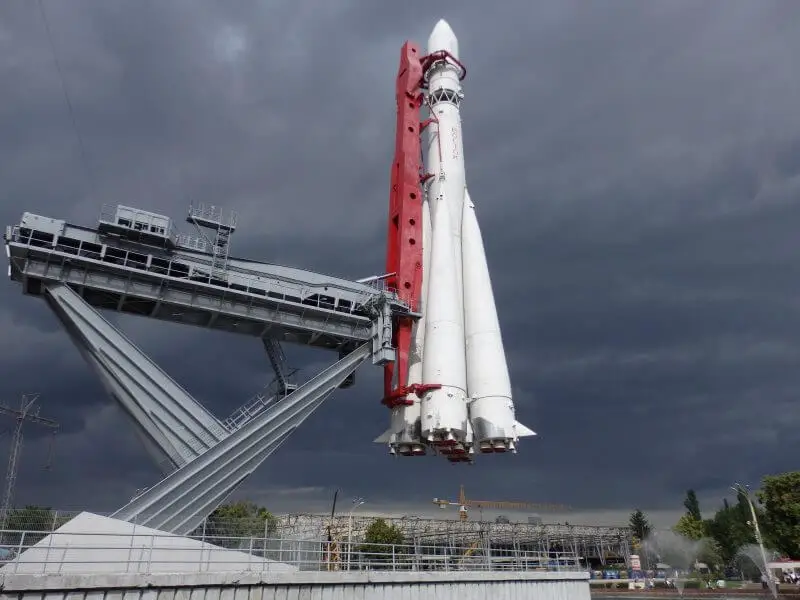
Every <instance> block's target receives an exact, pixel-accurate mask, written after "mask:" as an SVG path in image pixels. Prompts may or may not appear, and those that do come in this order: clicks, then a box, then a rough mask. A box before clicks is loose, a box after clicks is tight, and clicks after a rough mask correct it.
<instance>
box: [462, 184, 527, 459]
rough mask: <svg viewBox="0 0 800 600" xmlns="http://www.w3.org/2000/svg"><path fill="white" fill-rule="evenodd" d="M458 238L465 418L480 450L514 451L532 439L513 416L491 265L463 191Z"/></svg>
mask: <svg viewBox="0 0 800 600" xmlns="http://www.w3.org/2000/svg"><path fill="white" fill-rule="evenodd" d="M462 236H463V246H462V251H463V259H464V260H463V263H464V333H465V335H466V355H467V392H468V394H469V399H470V404H469V418H470V422H471V423H472V427H473V430H474V433H475V443H476V444H477V445H478V447H479V448H481V450H488V451H494V450H498V449H501V450H503V451H505V450H513V449H514V448H515V445H516V442H517V440H518V437H519V436H520V435H535V434H534V433H533V432H532V431H530V430H529V429H528V428H527V427H524V426H522V425H519V424H518V423H517V421H516V418H515V415H514V403H513V402H512V398H511V379H510V377H509V374H508V364H507V362H506V355H505V350H504V349H503V337H502V334H501V332H500V322H499V320H498V318H497V307H496V305H495V301H494V293H493V291H492V280H491V277H490V275H489V265H488V264H487V262H486V252H485V250H484V247H483V238H482V236H481V230H480V226H479V225H478V218H477V216H476V214H475V205H474V204H473V203H472V199H471V198H470V197H469V192H468V191H466V190H465V205H464V219H463V231H462Z"/></svg>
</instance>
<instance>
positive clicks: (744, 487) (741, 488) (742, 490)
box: [731, 483, 772, 582]
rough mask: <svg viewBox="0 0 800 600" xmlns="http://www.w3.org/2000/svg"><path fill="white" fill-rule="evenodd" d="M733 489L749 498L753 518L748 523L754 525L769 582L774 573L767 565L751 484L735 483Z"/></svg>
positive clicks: (748, 503) (765, 574)
mask: <svg viewBox="0 0 800 600" xmlns="http://www.w3.org/2000/svg"><path fill="white" fill-rule="evenodd" d="M731 489H732V490H733V491H734V492H736V493H737V494H742V495H743V496H744V497H745V499H746V500H747V505H748V506H749V507H750V515H751V516H752V518H753V520H752V521H751V522H748V525H752V526H753V532H754V533H755V535H756V543H757V544H758V549H759V550H760V551H761V560H762V561H763V563H764V571H765V573H764V576H765V577H766V578H767V581H768V582H769V581H770V580H771V579H772V573H770V570H769V567H767V552H766V550H764V539H763V538H762V537H761V529H759V527H758V516H757V515H756V507H755V506H754V505H753V501H752V500H751V499H750V486H749V485H742V484H741V483H735V484H734V485H733V487H732V488H731Z"/></svg>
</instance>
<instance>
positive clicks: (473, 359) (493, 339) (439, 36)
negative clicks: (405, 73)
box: [422, 20, 535, 452]
mask: <svg viewBox="0 0 800 600" xmlns="http://www.w3.org/2000/svg"><path fill="white" fill-rule="evenodd" d="M442 50H445V51H447V52H448V53H449V54H450V55H451V56H452V57H453V58H455V59H456V60H459V49H458V40H457V39H456V36H455V34H454V33H453V30H452V29H451V28H450V26H449V25H448V24H447V22H446V21H444V20H441V21H439V22H438V23H437V24H436V27H435V28H434V30H433V32H432V33H431V36H430V38H429V39H428V54H429V55H433V54H435V53H437V52H440V51H442ZM461 75H462V73H461V67H460V65H458V64H456V63H455V62H454V61H452V60H440V61H435V62H434V63H433V64H432V65H431V67H430V68H429V70H428V72H427V73H426V79H427V82H428V96H427V99H428V106H429V108H430V112H431V115H430V118H431V123H430V124H429V126H428V132H429V133H428V144H427V153H426V157H425V167H426V171H427V172H428V173H430V174H431V175H432V179H431V186H430V190H429V198H430V200H431V202H432V204H431V206H432V211H433V212H432V219H433V235H432V238H433V239H432V244H433V249H432V253H433V254H432V255H431V256H432V257H431V263H432V264H431V266H430V275H429V278H430V283H429V287H428V298H427V313H426V314H425V319H426V328H427V329H426V340H425V341H426V344H425V354H424V359H423V382H424V383H441V384H442V390H445V389H447V390H448V392H447V393H446V394H445V393H440V394H438V395H435V394H434V393H430V397H431V398H432V399H433V401H432V402H427V403H426V401H425V400H423V403H422V435H423V438H426V435H428V436H430V433H431V432H435V431H437V429H436V428H435V427H433V426H430V425H428V423H429V422H430V421H432V420H433V419H435V417H436V416H438V418H439V420H438V421H437V423H436V425H437V426H438V428H439V429H438V431H450V432H451V433H453V436H454V437H455V438H456V439H457V440H458V441H460V442H463V444H464V446H465V449H466V451H467V452H471V451H472V446H473V444H474V445H475V446H477V448H479V449H480V450H481V451H482V452H505V451H508V450H510V451H512V452H513V451H516V443H517V441H518V438H519V437H520V436H526V435H535V434H534V432H533V431H531V430H530V429H528V428H527V427H525V426H524V425H522V424H520V423H518V422H517V420H516V418H515V411H514V403H513V401H512V396H511V380H510V378H509V374H508V365H507V363H506V356H505V350H504V348H503V339H502V335H501V333H500V323H499V320H498V318H497V309H496V306H495V301H494V294H493V291H492V282H491V278H490V276H489V266H488V264H487V261H486V254H485V251H484V247H483V239H482V237H481V231H480V227H479V226H478V219H477V216H476V214H475V206H474V204H473V203H472V200H471V199H470V197H469V193H468V192H467V186H466V176H465V173H466V169H465V162H464V146H463V137H462V130H461V113H460V104H461V100H462V99H463V97H464V94H463V91H462V89H461V82H460V76H461ZM437 198H438V199H439V200H440V201H441V200H444V201H446V203H447V207H448V209H449V210H448V215H447V217H448V218H447V219H445V218H443V215H442V213H441V212H440V210H439V209H438V208H433V207H434V206H435V205H434V204H433V202H435V201H436V199H437ZM445 229H447V234H448V235H445V231H444V230H445ZM445 237H449V238H450V241H449V243H448V242H447V241H445ZM437 244H441V245H443V246H449V247H452V248H453V253H454V256H453V258H452V263H451V266H446V260H445V258H444V256H445V252H448V255H447V256H449V248H448V249H447V250H442V252H441V255H440V254H439V250H438V249H437ZM437 259H440V260H441V262H436V261H437ZM444 269H452V270H453V271H454V272H453V273H444V272H443V270H444ZM450 286H454V292H453V290H451V287H450ZM453 293H455V295H457V296H458V309H459V314H458V316H455V315H450V314H449V313H448V317H447V329H446V331H439V330H438V329H437V326H438V327H439V328H440V329H443V327H442V325H441V322H442V319H443V316H442V313H443V312H444V311H445V308H444V306H442V305H444V304H447V306H448V307H450V306H451V302H452V301H451V299H450V298H451V295H452V294H453ZM437 302H441V304H442V305H439V306H437V304H436V303H437ZM452 304H455V303H452ZM435 306H436V307H437V308H438V310H440V311H442V312H436V313H434V312H432V310H433V308H434V307H435ZM448 310H453V308H448ZM459 330H460V333H461V335H463V340H462V339H456V337H457V336H458V335H459V333H457V332H459ZM439 336H441V338H442V339H441V341H439V339H438V337H439ZM439 352H442V353H446V354H447V356H446V357H442V356H440V355H439V354H438V353H439ZM461 352H463V353H464V361H463V363H462V360H461V356H460V354H461ZM429 361H430V363H431V364H429ZM445 361H447V363H448V365H449V371H448V370H445V372H446V373H447V374H446V375H442V374H441V369H440V367H439V364H438V363H441V362H445ZM462 364H464V366H465V369H464V372H465V374H466V386H465V387H466V391H467V404H466V408H467V416H468V421H469V423H468V424H467V425H466V430H465V429H464V426H463V425H461V424H460V423H459V421H460V420H461V419H462V418H463V413H462V412H461V410H462V409H461V395H460V390H461V389H462V387H461V386H462V380H461V373H462V371H461V365H462ZM428 375H430V376H432V377H434V379H429V377H428ZM445 382H447V388H445ZM440 392H441V391H440ZM426 398H427V397H426ZM434 403H435V406H436V409H437V410H438V411H439V412H438V413H436V414H435V416H434V415H433V414H431V413H432V411H431V410H428V406H429V405H430V406H433V405H434ZM445 406H446V407H447V408H445ZM462 432H463V433H462ZM427 439H431V438H430V437H428V438H427ZM434 439H435V437H434Z"/></svg>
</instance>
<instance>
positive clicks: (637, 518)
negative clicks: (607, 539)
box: [628, 508, 652, 542]
mask: <svg viewBox="0 0 800 600" xmlns="http://www.w3.org/2000/svg"><path fill="white" fill-rule="evenodd" d="M628 524H629V527H630V528H631V531H632V532H633V535H634V537H635V538H636V539H637V540H638V541H639V542H642V541H643V540H644V539H645V538H646V537H647V536H648V535H649V533H650V531H651V530H652V527H651V526H650V523H649V521H648V520H647V517H646V516H645V514H644V513H643V512H642V511H641V509H638V508H637V509H636V510H635V511H633V512H632V513H631V518H630V520H629V522H628Z"/></svg>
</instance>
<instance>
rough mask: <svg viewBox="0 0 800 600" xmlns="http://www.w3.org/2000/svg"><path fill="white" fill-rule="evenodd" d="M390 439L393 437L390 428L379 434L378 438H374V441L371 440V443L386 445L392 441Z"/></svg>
mask: <svg viewBox="0 0 800 600" xmlns="http://www.w3.org/2000/svg"><path fill="white" fill-rule="evenodd" d="M392 437H394V431H392V428H391V427H390V428H389V429H387V430H386V431H384V432H383V433H382V434H380V435H379V436H378V437H376V438H375V439H374V440H372V442H373V443H374V444H388V443H389V442H391V441H392Z"/></svg>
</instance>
